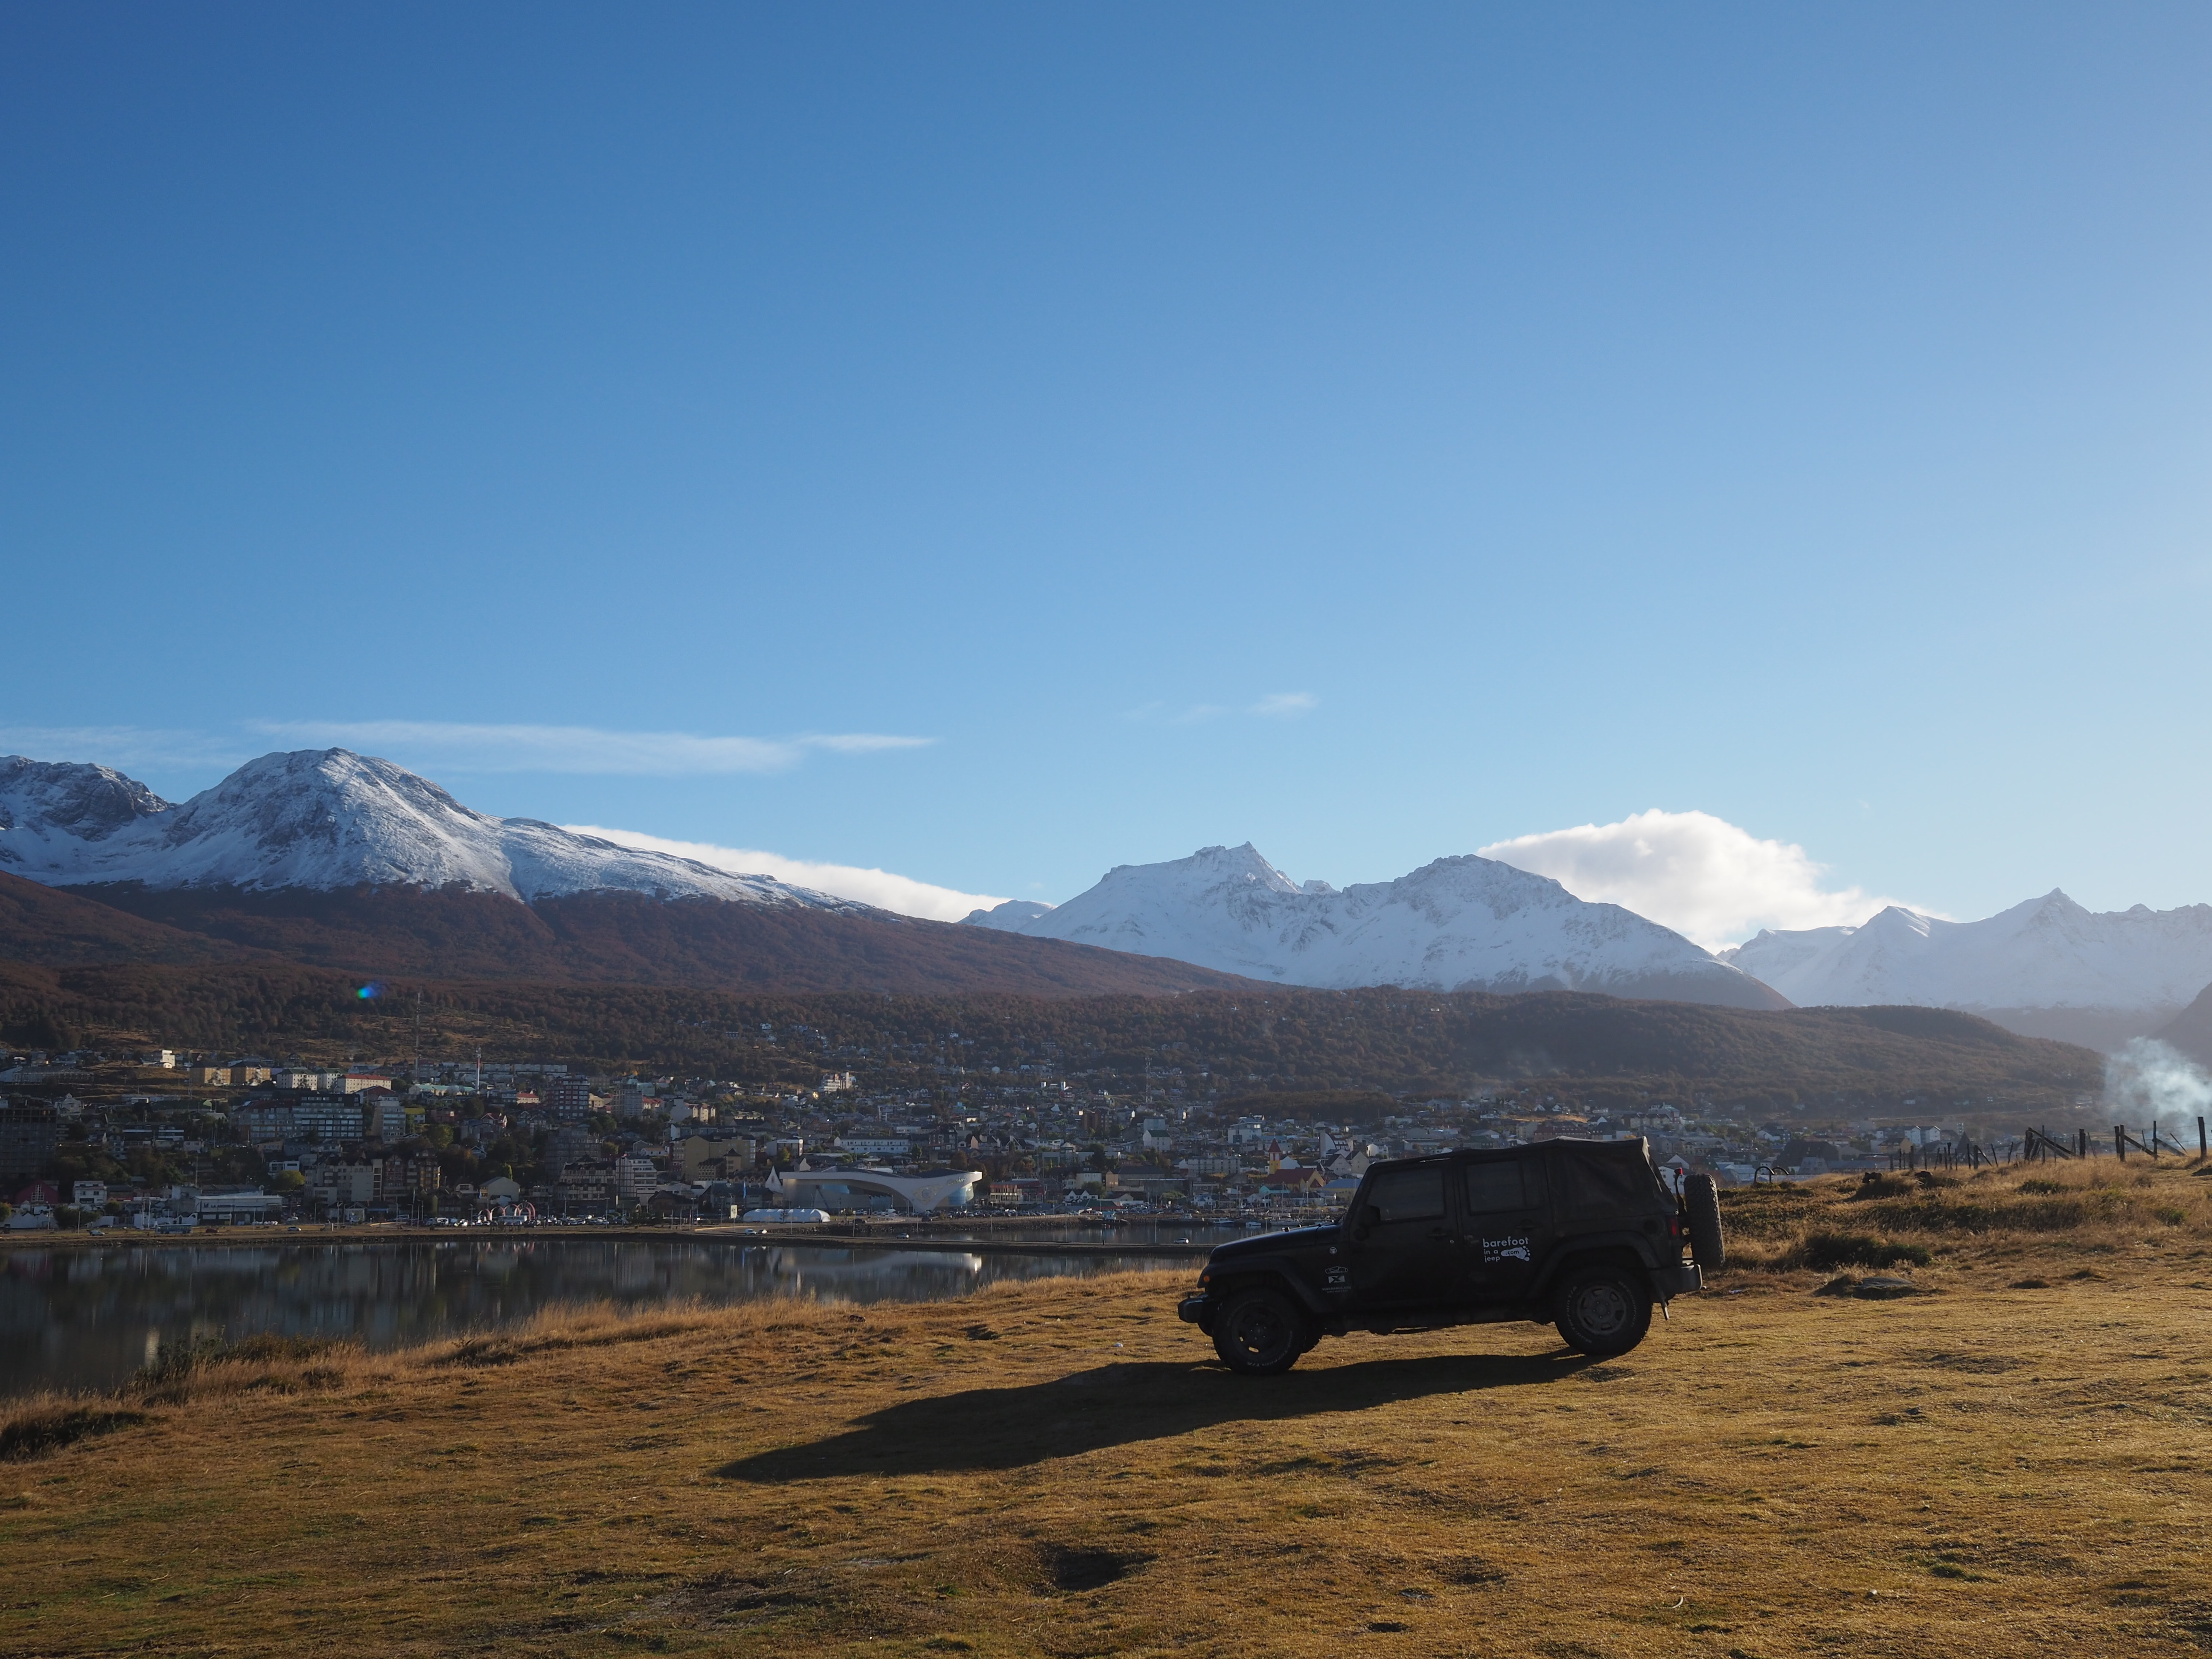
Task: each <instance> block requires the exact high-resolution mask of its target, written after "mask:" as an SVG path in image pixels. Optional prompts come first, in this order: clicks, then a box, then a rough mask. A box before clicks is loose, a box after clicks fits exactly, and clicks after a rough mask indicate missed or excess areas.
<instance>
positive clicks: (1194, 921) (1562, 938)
mask: <svg viewBox="0 0 2212 1659" xmlns="http://www.w3.org/2000/svg"><path fill="white" fill-rule="evenodd" d="M1020 931H1021V932H1023V933H1029V934H1031V935H1033V936H1036V937H1038V938H1045V939H1068V940H1072V941H1074V942H1076V943H1079V944H1085V945H1103V946H1106V947H1107V948H1109V949H1110V950H1117V951H1136V952H1139V953H1142V954H1145V955H1150V956H1163V957H1173V958H1175V959H1176V960H1177V961H1181V962H1190V963H1198V964H1200V966H1203V967H1210V968H1218V969H1223V970H1225V971H1226V972H1229V973H1235V974H1243V975H1248V976H1249V977H1250V978H1254V979H1262V980H1272V981H1276V982H1278V983H1280V984H1286V985H1314V986H1323V987H1352V986H1360V985H1409V986H1411V985H1419V986H1424V987H1432V988H1436V989H1440V990H1456V989H1473V990H1495V991H1528V990H1551V989H1559V990H1585V991H1601V992H1607V993H1610V994H1614V995H1619V996H1643V997H1668V998H1674V999H1677V1000H1684V1001H1695V1002H1717V1003H1724V1004H1728V1005H1730V1006H1738V1007H1754V1008H1757V1007H1775V1006H1781V1000H1780V999H1779V998H1778V997H1776V996H1774V995H1773V994H1771V992H1769V991H1768V990H1767V989H1766V987H1765V986H1762V985H1759V984H1758V983H1756V982H1755V981H1753V980H1752V979H1750V978H1749V977H1748V976H1747V975H1744V974H1742V973H1740V972H1738V971H1736V970H1735V969H1731V968H1729V967H1727V966H1726V965H1724V964H1723V963H1719V962H1717V961H1716V960H1715V959H1714V958H1713V957H1711V956H1710V955H1708V954H1707V953H1706V952H1705V951H1702V950H1699V948H1698V947H1697V946H1696V945H1692V943H1691V942H1690V941H1689V940H1688V939H1684V938H1683V937H1682V936H1681V935H1680V934H1679V933H1673V932H1670V931H1669V930H1668V929H1667V928H1664V927H1660V926H1659V925H1658V924H1657V923H1656V922H1651V921H1645V920H1644V918H1643V917H1641V916H1638V915H1633V914H1632V913H1631V912H1629V911H1626V910H1624V909H1622V908H1620V907H1619V906H1618V905H1612V904H1588V903H1585V902H1583V901H1582V900H1580V899H1577V898H1576V897H1575V896H1573V895H1572V894H1571V893H1569V892H1568V891H1567V890H1565V888H1564V887H1562V886H1560V885H1559V883H1558V882H1556V881H1553V880H1552V879H1551V878H1548V877H1545V876H1536V875H1531V874H1529V873H1528V872H1526V871H1523V870H1517V869H1515V868H1514V867H1513V866H1510V865H1507V864H1499V863H1497V862H1495V861H1494V860H1489V859H1484V858H1478V857H1475V856H1474V855H1472V854H1468V855H1463V856H1460V857H1455V858H1443V859H1438V860H1436V861H1435V862H1434V863H1431V864H1428V865H1425V866H1422V867H1421V868H1420V869H1419V870H1416V871H1414V872H1412V873H1411V874H1410V875H1406V876H1401V877H1400V878H1398V879H1397V880H1395V881H1391V882H1374V883H1365V884H1359V885H1355V886H1352V887H1348V888H1346V889H1344V890H1342V891H1338V890H1335V889H1334V888H1331V887H1329V886H1328V884H1326V883H1311V884H1308V885H1307V886H1305V887H1304V888H1301V887H1300V886H1298V885H1297V884H1296V883H1293V882H1292V881H1291V880H1290V879H1289V878H1287V877H1285V875H1283V874H1282V872H1280V871H1279V870H1277V869H1276V868H1275V867H1274V866H1273V865H1272V864H1270V863H1268V862H1267V860H1266V859H1264V858H1263V857H1261V855H1260V854H1259V852H1258V850H1257V849H1256V848H1253V847H1252V846H1251V845H1250V844H1249V842H1248V843H1246V844H1245V845H1244V846H1242V847H1235V848H1227V847H1207V848H1200V850H1199V851H1198V852H1196V853H1194V854H1191V855H1190V856H1189V857H1188V858H1184V859H1176V860H1170V861H1168V862H1165V863H1162V864H1149V865H1121V866H1117V867H1116V868H1115V869H1113V870H1110V871H1109V872H1107V873H1106V875H1105V877H1104V878H1103V879H1101V880H1100V882H1099V883H1098V884H1097V886H1095V887H1093V888H1091V890H1090V891H1088V892H1086V893H1084V894H1082V895H1080V896H1078V897H1076V898H1073V899H1071V900H1069V901H1068V902H1066V904H1063V905H1061V906H1060V907H1059V908H1057V909H1054V910H1051V911H1048V912H1047V913H1046V914H1044V915H1040V916H1038V917H1036V918H1035V919H1034V920H1032V921H1029V922H1028V923H1026V924H1024V926H1023V927H1021V929H1020Z"/></svg>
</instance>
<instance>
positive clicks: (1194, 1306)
mask: <svg viewBox="0 0 2212 1659" xmlns="http://www.w3.org/2000/svg"><path fill="white" fill-rule="evenodd" d="M1209 1300H1211V1298H1210V1297H1203V1296H1187V1297H1183V1299H1182V1301H1180V1302H1178V1303H1176V1318H1177V1319H1180V1320H1181V1321H1182V1322H1183V1323H1184V1324H1186V1325H1195V1326H1197V1327H1198V1328H1199V1329H1200V1330H1201V1331H1203V1330H1205V1329H1206V1304H1207V1302H1208V1301H1209ZM1208 1334H1211V1333H1208Z"/></svg>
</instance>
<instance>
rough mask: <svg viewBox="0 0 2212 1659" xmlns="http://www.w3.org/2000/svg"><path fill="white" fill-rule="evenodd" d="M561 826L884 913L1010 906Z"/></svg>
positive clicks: (894, 881)
mask: <svg viewBox="0 0 2212 1659" xmlns="http://www.w3.org/2000/svg"><path fill="white" fill-rule="evenodd" d="M561 827H562V829H570V830H574V832H575V833H576V834H577V835H580V836H599V838H600V839H601V840H602V841H611V842H614V843H615V845H617V847H633V848H637V849H638V850H639V851H641V852H647V853H671V854H674V855H675V856H676V857H678V858H681V859H691V860H696V861H697V862H698V863H701V864H710V865H712V866H714V868H716V869H717V870H727V871H729V872H732V874H734V875H741V876H774V877H775V878H776V879H777V880H778V881H787V882H790V883H792V884H794V885H796V886H799V887H811V888H814V889H815V890H817V891H819V892H823V893H834V894H836V896H838V897H839V898H848V899H855V900H858V901H859V902H860V903H862V904H872V905H874V906H876V907H877V908H878V909H883V910H895V911H896V912H897V913H898V914H899V915H902V916H921V917H922V918H924V919H926V920H927V921H959V920H960V919H961V918H962V917H963V916H964V915H967V914H968V913H969V911H970V910H987V909H989V908H991V907H992V906H994V905H997V904H1003V903H1005V902H1006V900H1005V899H1004V898H1003V897H1000V896H994V895H992V894H989V893H963V892H961V891H960V890H957V888H951V887H939V886H936V885H933V884H931V883H929V882H926V881H916V880H915V879H914V878H912V877H911V876H899V875H893V874H892V873H891V872H889V871H888V870H866V869H861V868H860V867H859V866H854V865H849V864H817V863H815V862H812V861H811V860H806V859H787V858H785V857H784V856H783V855H782V854H780V853H762V852H756V851H752V850H750V849H748V848H740V847H717V846H715V845H714V843H713V842H703V841H671V840H669V839H667V838H666V837H665V836H648V835H645V834H642V833H641V832H640V831H638V830H635V829H607V828H605V826H604V825H600V824H595V823H564V824H562V826H561Z"/></svg>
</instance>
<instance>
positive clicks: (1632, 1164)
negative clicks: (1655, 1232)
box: [1566, 1156, 1651, 1212]
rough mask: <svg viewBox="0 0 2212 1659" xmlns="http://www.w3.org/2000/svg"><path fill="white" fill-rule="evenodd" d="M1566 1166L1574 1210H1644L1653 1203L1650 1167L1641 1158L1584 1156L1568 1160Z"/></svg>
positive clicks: (1568, 1187) (1569, 1194)
mask: <svg viewBox="0 0 2212 1659" xmlns="http://www.w3.org/2000/svg"><path fill="white" fill-rule="evenodd" d="M1566 1166H1567V1203H1568V1206H1569V1207H1570V1208H1571V1209H1574V1210H1576V1211H1578V1212H1579V1211H1588V1210H1619V1209H1641V1208H1644V1207H1646V1206H1649V1205H1650V1202H1651V1177H1650V1174H1649V1170H1650V1164H1645V1163H1644V1160H1643V1159H1641V1158H1636V1159H1630V1158H1592V1157H1589V1156H1583V1157H1579V1158H1568V1159H1567V1160H1566ZM1639 1166H1640V1167H1639Z"/></svg>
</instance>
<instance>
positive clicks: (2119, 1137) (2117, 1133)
mask: <svg viewBox="0 0 2212 1659" xmlns="http://www.w3.org/2000/svg"><path fill="white" fill-rule="evenodd" d="M2112 1156H2113V1157H2114V1158H2118V1159H2119V1160H2120V1162H2121V1163H2123V1164H2124V1163H2126V1162H2127V1161H2128V1132H2127V1131H2126V1130H2125V1129H2123V1128H2122V1127H2120V1126H2119V1125H2118V1124H2117V1123H2115V1124H2114V1125H2112Z"/></svg>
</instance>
